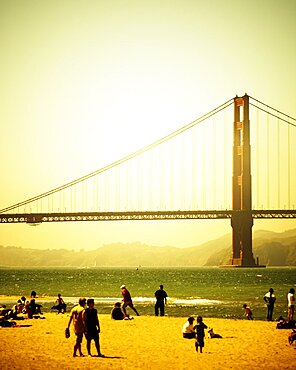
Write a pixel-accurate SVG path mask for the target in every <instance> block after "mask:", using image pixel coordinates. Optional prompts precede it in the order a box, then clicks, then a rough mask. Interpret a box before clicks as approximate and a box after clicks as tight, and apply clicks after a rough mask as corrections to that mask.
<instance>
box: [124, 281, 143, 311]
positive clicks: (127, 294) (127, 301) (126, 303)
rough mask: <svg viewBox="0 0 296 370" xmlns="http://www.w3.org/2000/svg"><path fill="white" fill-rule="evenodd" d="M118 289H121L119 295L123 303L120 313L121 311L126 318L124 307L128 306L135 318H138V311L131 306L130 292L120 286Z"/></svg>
mask: <svg viewBox="0 0 296 370" xmlns="http://www.w3.org/2000/svg"><path fill="white" fill-rule="evenodd" d="M120 289H121V294H122V296H123V299H122V302H123V303H122V306H121V307H122V311H123V313H124V315H125V316H127V314H126V307H127V306H129V307H130V308H131V309H132V310H133V311H135V313H136V315H137V316H140V315H139V313H138V311H137V310H136V309H135V307H134V305H133V301H132V297H131V295H130V292H129V291H128V290H127V289H126V286H125V285H121V287H120Z"/></svg>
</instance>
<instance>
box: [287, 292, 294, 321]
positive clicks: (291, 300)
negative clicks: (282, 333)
mask: <svg viewBox="0 0 296 370" xmlns="http://www.w3.org/2000/svg"><path fill="white" fill-rule="evenodd" d="M294 294H295V289H294V288H291V289H290V292H289V293H288V322H290V321H293V320H294V312H295V295H294Z"/></svg>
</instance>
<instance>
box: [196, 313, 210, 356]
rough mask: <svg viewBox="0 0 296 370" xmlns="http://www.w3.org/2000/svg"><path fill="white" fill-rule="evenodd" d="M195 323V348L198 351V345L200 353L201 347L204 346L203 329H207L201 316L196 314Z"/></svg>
mask: <svg viewBox="0 0 296 370" xmlns="http://www.w3.org/2000/svg"><path fill="white" fill-rule="evenodd" d="M196 322H197V324H196V325H195V327H194V328H195V332H196V342H195V349H196V352H198V347H199V350H200V353H202V349H203V347H204V346H205V343H204V338H205V329H207V328H208V327H207V325H206V324H205V323H204V322H203V321H202V317H201V316H197V318H196Z"/></svg>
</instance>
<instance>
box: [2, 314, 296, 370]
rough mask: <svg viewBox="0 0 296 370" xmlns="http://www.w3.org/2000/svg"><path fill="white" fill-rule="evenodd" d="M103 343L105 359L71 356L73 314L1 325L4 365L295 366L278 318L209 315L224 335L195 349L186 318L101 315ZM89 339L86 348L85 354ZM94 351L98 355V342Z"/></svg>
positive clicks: (295, 347)
mask: <svg viewBox="0 0 296 370" xmlns="http://www.w3.org/2000/svg"><path fill="white" fill-rule="evenodd" d="M99 319H100V324H101V334H100V343H101V350H102V353H103V354H104V355H105V356H106V358H98V357H75V358H73V357H72V354H73V345H74V342H75V335H74V333H73V330H72V328H71V336H70V338H68V339H66V338H65V335H64V332H65V328H66V326H67V323H68V320H69V314H68V313H66V314H64V315H62V314H60V315H58V314H56V313H46V314H45V319H44V320H41V319H32V320H28V319H26V320H22V321H18V324H20V325H31V326H23V327H17V328H1V329H0V343H1V351H0V368H1V369H3V370H4V369H94V368H97V367H99V368H102V369H129V370H130V369H140V368H141V369H161V368H167V369H189V368H192V367H193V368H201V369H215V370H216V369H219V370H220V369H240V370H241V369H249V370H253V369H263V368H264V369H265V368H268V369H295V355H296V351H295V350H296V343H294V344H292V345H289V343H288V339H287V338H288V334H289V333H290V332H291V330H279V329H276V323H275V322H264V321H248V320H231V319H227V320H226V319H205V320H204V322H205V324H206V325H208V327H213V328H214V331H215V332H216V333H219V334H221V335H222V336H223V339H208V338H206V339H205V347H204V352H203V353H202V354H201V353H196V351H195V346H194V340H188V339H183V338H182V334H181V328H182V325H183V324H184V322H185V321H186V320H187V318H181V317H153V316H139V317H135V318H134V320H130V321H125V320H124V321H114V320H111V318H110V316H109V315H99ZM85 346H86V342H85V339H84V340H83V343H82V348H83V351H84V353H85V354H86V353H87V352H86V348H85ZM92 352H93V354H95V348H94V345H93V346H92Z"/></svg>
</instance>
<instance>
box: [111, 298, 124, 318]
mask: <svg viewBox="0 0 296 370" xmlns="http://www.w3.org/2000/svg"><path fill="white" fill-rule="evenodd" d="M111 318H112V319H113V320H123V319H124V313H123V312H122V309H121V304H120V302H116V303H115V304H114V307H113V309H112V312H111Z"/></svg>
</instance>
